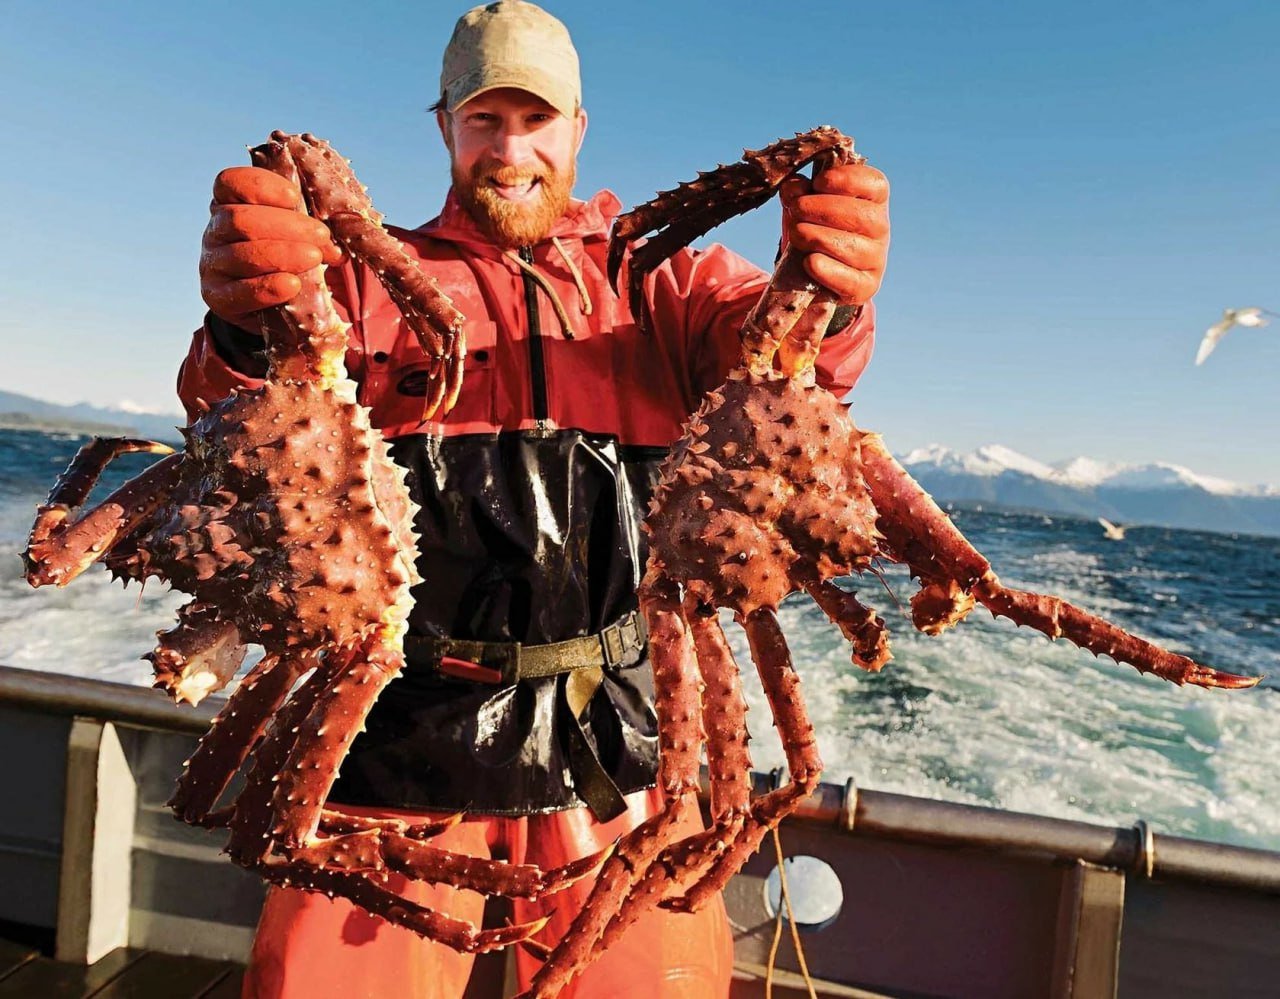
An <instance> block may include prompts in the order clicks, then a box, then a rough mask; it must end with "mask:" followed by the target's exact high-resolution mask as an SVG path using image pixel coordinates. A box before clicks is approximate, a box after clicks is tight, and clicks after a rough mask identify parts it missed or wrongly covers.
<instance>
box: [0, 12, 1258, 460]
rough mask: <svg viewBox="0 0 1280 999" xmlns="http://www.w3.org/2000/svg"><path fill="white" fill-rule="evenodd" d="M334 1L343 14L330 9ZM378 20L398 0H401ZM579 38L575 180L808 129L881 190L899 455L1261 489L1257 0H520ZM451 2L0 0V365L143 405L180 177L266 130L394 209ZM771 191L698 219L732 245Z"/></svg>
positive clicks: (890, 391)
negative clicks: (820, 132)
mask: <svg viewBox="0 0 1280 999" xmlns="http://www.w3.org/2000/svg"><path fill="white" fill-rule="evenodd" d="M358 7H359V8H362V9H363V11H364V12H363V13H361V14H359V15H357V14H356V11H357V9H358ZM402 8H406V9H402ZM547 8H548V9H549V10H551V11H552V12H553V13H555V14H556V15H557V16H559V17H560V18H561V19H562V20H564V21H565V22H566V24H568V26H569V28H570V30H571V32H572V33H573V36H574V39H575V41H576V43H577V47H578V50H579V52H580V54H581V60H582V73H583V86H584V105H585V107H586V109H587V111H588V114H589V117H590V126H589V130H588V134H587V140H586V144H585V146H584V148H583V152H582V156H581V158H580V161H579V180H578V193H579V194H580V195H582V196H586V195H589V194H590V193H592V192H593V191H595V190H597V189H599V188H600V187H609V188H611V189H612V190H614V191H615V192H616V193H617V194H618V195H619V197H620V198H621V199H622V201H623V203H624V204H626V205H630V204H634V203H637V202H639V201H643V200H646V199H647V198H648V197H650V196H651V195H652V194H653V192H654V191H656V190H659V189H666V188H668V187H671V186H673V185H674V184H675V183H676V182H678V181H681V180H686V179H689V178H690V177H692V176H693V175H694V173H695V171H697V170H699V169H706V168H709V167H712V166H714V165H715V164H717V163H719V162H727V161H731V160H733V159H736V158H737V156H738V155H740V151H741V149H742V148H743V147H744V146H752V147H756V146H760V145H763V144H765V143H767V142H770V141H772V140H773V139H775V138H777V137H779V136H782V135H787V134H790V133H792V132H795V131H799V130H804V129H807V128H810V127H813V126H815V125H818V124H832V125H836V126H837V127H839V128H841V129H842V130H843V131H845V132H847V133H848V134H850V135H852V136H854V138H855V140H856V142H857V146H858V149H859V151H860V152H862V153H864V154H865V155H866V156H867V157H868V158H869V160H870V161H871V162H872V163H873V164H874V165H876V166H878V167H879V168H880V169H882V170H884V172H885V173H886V174H887V175H888V177H889V180H890V183H891V185H892V197H891V214H892V220H893V245H892V249H891V252H890V258H889V268H888V273H887V276H886V279H885V283H884V287H883V288H882V290H881V292H880V294H879V295H878V296H877V308H878V310H879V329H878V334H877V337H878V339H877V348H876V356H875V358H874V359H873V361H872V363H871V366H870V368H869V369H868V371H867V372H866V374H865V375H864V376H863V379H862V381H861V382H860V383H859V385H858V387H857V388H856V390H855V393H854V396H853V410H852V412H853V415H854V418H855V419H856V420H857V421H858V423H859V424H860V425H861V426H864V427H867V428H871V429H876V430H879V431H881V432H882V433H883V434H884V435H885V438H886V440H887V442H888V444H889V445H890V447H891V448H892V449H893V450H895V451H896V452H898V453H904V452H906V451H907V450H910V449H911V448H914V447H918V446H922V445H925V444H929V443H941V444H944V445H947V446H949V447H953V448H957V449H962V450H967V449H970V448H973V447H977V446H979V445H982V444H988V443H1002V444H1005V445H1008V446H1010V447H1013V448H1015V449H1017V450H1020V451H1023V452H1025V453H1027V454H1029V455H1031V456H1033V457H1035V458H1038V459H1040V460H1043V461H1048V462H1056V461H1061V460H1065V459H1068V458H1071V457H1074V456H1076V455H1088V456H1091V457H1094V458H1098V459H1102V460H1107V461H1120V462H1140V461H1167V462H1173V463H1177V464H1181V465H1185V466H1187V467H1189V468H1191V469H1193V470H1195V471H1197V472H1200V473H1204V474H1210V475H1218V476H1222V477H1225V478H1229V479H1234V480H1236V481H1238V482H1244V483H1262V482H1265V483H1271V484H1277V485H1280V445H1278V444H1277V440H1278V439H1280V391H1277V386H1278V385H1280V321H1277V322H1275V323H1274V324H1273V325H1272V326H1271V327H1269V328H1266V329H1261V330H1248V329H1237V330H1235V331H1234V332H1232V333H1231V334H1230V335H1229V336H1228V337H1227V338H1226V339H1225V340H1224V341H1223V342H1222V343H1221V344H1220V345H1219V347H1218V349H1217V351H1216V352H1215V353H1214V354H1213V355H1212V356H1211V357H1210V358H1209V360H1208V361H1207V362H1206V363H1205V365H1204V366H1203V367H1200V368H1197V367H1195V366H1194V365H1193V364H1192V361H1193V358H1194V356H1195V351H1196V346H1197V344H1198V343H1199V340H1200V337H1201V335H1202V333H1203V331H1204V330H1205V328H1206V327H1207V326H1209V324H1210V323H1212V322H1214V321H1215V320H1216V319H1217V318H1218V317H1219V316H1220V315H1221V312H1222V310H1223V309H1224V308H1226V307H1228V306H1232V307H1238V306H1246V305H1260V306H1263V307H1266V308H1269V309H1273V310H1276V311H1280V98H1278V96H1277V95H1280V60H1278V59H1277V58H1276V42H1275V40H1276V38H1277V37H1280V4H1275V3H1274V2H1270V0H1266V2H1231V0H1222V2H1219V3H1217V4H1213V5H1209V4H1205V3H1203V2H1200V0H1197V2H1193V3H1186V2H1180V0H1164V2H1120V0H1113V2H1108V3H1095V2H1092V0H1081V2H1073V3H1070V4H1066V3H1062V4H1042V3H1023V4H1013V3H996V2H981V0H970V2H964V3H954V2H912V0H901V2H897V3H892V4H886V3H874V4H866V3H833V2H823V0H810V2H808V3H805V4H801V5H799V6H795V7H790V8H787V7H784V6H783V5H779V4H759V5H748V4H741V3H692V2H689V0H682V2H678V3H677V2H668V0H654V2H647V3H633V4H603V3H599V2H585V0H560V2H549V3H548V4H547ZM463 10H465V5H461V4H460V5H457V6H455V5H453V4H442V3H438V2H429V3H418V4H413V5H404V4H400V3H391V2H378V0H373V2H368V3H364V4H362V5H355V4H351V3H342V4H337V3H331V2H327V0H311V2H308V3H306V4H301V3H296V4H291V3H275V4H261V3H252V4H250V3H239V2H231V0H228V2H222V3H218V4H181V5H180V4H173V3H171V2H166V3H119V4H99V3H85V2H59V3H39V4H35V3H25V2H14V0H0V12H2V13H3V15H4V21H5V31H4V33H3V35H2V36H0V95H2V96H0V149H3V150H4V153H5V154H4V155H3V156H0V190H2V191H3V192H4V217H5V221H6V223H7V224H6V225H5V226H4V228H5V231H6V238H5V239H4V240H3V241H0V341H2V342H3V347H4V356H5V363H4V364H3V365H0V388H2V389H8V390H10V391H16V392H22V393H26V394H29V395H34V396H37V397H39V398H43V399H48V400H51V401H54V402H62V403H72V402H79V401H89V402H92V403H95V404H99V405H107V404H117V403H119V402H121V401H123V400H130V401H131V402H133V403H135V404H141V405H144V406H147V407H153V408H157V409H172V410H176V409H177V405H176V399H175V397H174V391H173V383H174V373H175V371H176V369H177V365H178V363H179V361H180V360H181V358H182V356H183V354H184V352H185V350H186V345H187V341H188V338H189V333H190V331H191V330H192V329H193V328H194V327H195V326H196V325H198V323H199V321H200V317H201V315H202V314H203V305H202V303H201V301H200V298H199V288H198V281H197V276H196V264H197V256H198V250H199V242H200V235H201V231H202V229H203V227H204V223H205V221H206V219H207V218H208V200H209V192H210V185H211V182H212V178H213V176H214V174H215V173H216V172H217V171H218V170H219V169H221V168H222V167H224V166H230V165H234V164H238V163H243V162H246V156H245V147H246V146H248V145H253V144H255V143H257V142H261V141H262V140H263V139H264V138H265V137H266V136H267V134H268V133H269V132H270V131H271V130H272V129H274V128H283V129H285V130H288V131H310V132H314V133H316V134H318V135H321V136H323V137H325V138H327V139H329V140H330V141H332V142H333V144H334V145H335V146H336V147H337V148H338V149H339V150H340V151H341V152H342V153H343V154H344V155H346V156H347V157H349V158H350V159H351V160H352V162H353V164H354V166H355V168H356V170H357V172H358V174H359V176H360V177H361V179H362V180H363V182H364V183H365V184H366V185H367V186H368V187H369V190H370V194H371V195H372V197H373V200H374V203H375V205H377V206H378V208H379V209H380V210H381V211H382V212H383V213H384V214H385V215H386V216H387V217H388V218H389V219H390V220H392V221H394V222H396V223H398V224H401V225H407V226H413V225H417V224H419V223H421V222H423V221H426V220H427V219H429V218H431V217H432V216H434V215H435V214H436V212H437V211H438V210H439V207H440V205H441V203H442V202H443V199H444V194H445V190H446V187H447V180H448V169H447V158H446V156H445V154H444V151H443V149H442V147H441V145H440V141H439V137H438V134H437V132H436V130H435V125H434V121H433V119H432V116H431V115H429V114H427V113H426V111H425V109H426V107H427V106H428V105H429V104H430V103H431V102H432V101H433V100H434V99H435V98H436V96H437V91H438V78H439V58H440V53H441V52H442V50H443V47H444V45H445V43H446V42H447V40H448V37H449V34H450V32H451V31H452V27H453V23H454V21H455V20H456V18H457V16H458V15H459V14H461V13H462V12H463ZM778 220H779V215H778V209H777V205H776V202H775V203H773V204H771V205H769V206H767V207H765V208H763V209H760V210H758V211H757V212H755V213H754V214H752V215H751V216H748V217H745V218H742V219H739V220H735V221H733V222H731V223H729V224H727V225H725V226H724V227H722V228H721V229H719V230H717V231H716V232H715V233H713V235H712V238H713V239H715V240H717V241H720V242H724V243H726V244H728V245H729V246H731V247H733V248H734V249H736V250H737V251H738V252H740V253H742V254H743V255H744V256H746V257H748V258H749V259H752V260H754V261H756V262H757V263H760V264H762V265H768V264H769V263H770V262H771V260H772V258H773V251H774V248H775V247H776V243H777V237H778V225H779V221H778Z"/></svg>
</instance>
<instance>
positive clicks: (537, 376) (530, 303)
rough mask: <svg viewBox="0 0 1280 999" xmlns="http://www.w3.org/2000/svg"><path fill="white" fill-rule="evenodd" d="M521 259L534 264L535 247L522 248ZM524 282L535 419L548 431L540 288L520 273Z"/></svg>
mask: <svg viewBox="0 0 1280 999" xmlns="http://www.w3.org/2000/svg"><path fill="white" fill-rule="evenodd" d="M520 259H521V260H523V261H524V262H525V263H526V264H529V265H531V266H532V264H533V247H531V246H522V247H520ZM520 277H521V280H523V281H524V307H525V312H527V313H528V315H529V378H530V381H531V383H532V388H533V419H534V422H535V423H536V424H537V425H538V429H539V430H546V429H547V427H548V422H547V417H548V414H547V361H546V357H545V355H544V354H543V352H542V323H541V322H540V321H539V319H538V286H537V285H536V284H535V283H534V280H533V278H532V276H530V275H529V274H528V273H527V272H526V271H523V270H522V271H521V272H520Z"/></svg>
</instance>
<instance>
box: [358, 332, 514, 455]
mask: <svg viewBox="0 0 1280 999" xmlns="http://www.w3.org/2000/svg"><path fill="white" fill-rule="evenodd" d="M397 325H398V327H399V330H398V335H397V336H396V337H395V338H394V340H393V341H392V342H391V343H389V344H388V347H389V349H386V350H373V351H372V352H371V353H369V354H368V355H367V361H368V370H369V375H368V379H367V396H368V398H366V399H365V400H364V402H365V405H368V406H370V407H371V408H372V409H373V412H374V417H373V419H374V424H375V426H379V427H383V428H386V429H393V430H394V431H395V433H396V434H402V433H411V432H414V430H415V429H418V427H417V426H416V425H419V424H422V413H423V407H424V406H425V405H426V402H427V394H428V392H430V391H431V389H432V386H433V383H434V379H435V378H436V377H440V376H439V375H437V374H435V371H434V369H435V368H436V367H437V365H436V362H434V361H433V360H432V359H431V358H429V357H428V356H427V354H426V352H425V351H424V350H423V349H422V345H421V344H419V343H418V338H417V337H416V336H415V335H414V333H413V331H412V330H411V329H409V328H408V326H407V325H405V324H404V322H403V320H400V319H399V318H398V317H397ZM496 333H497V327H496V326H495V325H494V324H493V323H487V322H471V321H468V322H467V324H466V340H467V355H466V358H465V360H464V361H463V369H462V387H461V389H460V391H459V393H458V401H457V403H456V404H455V405H454V407H453V409H452V410H451V411H450V412H449V413H448V415H445V414H444V413H442V412H439V411H437V412H436V414H435V415H434V416H433V418H432V419H431V420H430V421H429V422H427V423H426V424H422V425H421V427H420V429H421V430H423V431H427V432H433V431H434V432H439V431H440V429H441V428H442V427H449V428H454V432H455V433H483V432H487V431H489V430H490V429H491V428H492V424H493V393H494V389H493V364H494V341H495V337H496Z"/></svg>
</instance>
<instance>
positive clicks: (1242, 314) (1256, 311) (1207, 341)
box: [1196, 305, 1277, 364]
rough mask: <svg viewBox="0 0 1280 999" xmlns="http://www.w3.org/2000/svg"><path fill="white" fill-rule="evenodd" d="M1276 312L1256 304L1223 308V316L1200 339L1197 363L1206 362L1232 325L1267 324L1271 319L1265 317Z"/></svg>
mask: <svg viewBox="0 0 1280 999" xmlns="http://www.w3.org/2000/svg"><path fill="white" fill-rule="evenodd" d="M1276 314H1277V313H1274V312H1272V311H1271V310H1270V309H1261V308H1259V307H1258V306H1256V305H1251V306H1249V307H1248V308H1246V309H1223V310H1222V318H1221V319H1219V320H1218V321H1217V322H1216V323H1214V324H1213V325H1212V326H1210V327H1209V328H1208V329H1207V330H1205V331H1204V339H1203V340H1201V341H1200V349H1199V350H1198V351H1196V364H1204V359H1205V358H1206V357H1208V356H1209V355H1210V354H1212V353H1213V348H1214V347H1216V346H1217V345H1218V341H1219V340H1221V339H1222V338H1223V337H1224V336H1226V335H1227V330H1229V329H1231V327H1232V326H1266V325H1267V323H1268V322H1269V320H1267V319H1264V318H1263V317H1264V316H1274V315H1276Z"/></svg>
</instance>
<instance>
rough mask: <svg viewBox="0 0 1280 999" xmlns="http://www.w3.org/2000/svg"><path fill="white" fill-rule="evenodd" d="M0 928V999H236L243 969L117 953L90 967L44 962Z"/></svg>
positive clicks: (146, 953) (35, 951)
mask: <svg viewBox="0 0 1280 999" xmlns="http://www.w3.org/2000/svg"><path fill="white" fill-rule="evenodd" d="M22 935H23V934H19V933H14V932H13V931H12V930H9V929H8V928H7V927H5V926H3V925H0V999H19V997H21V999H32V997H34V996H38V997H40V999H87V997H89V996H94V997H97V999H126V997H127V999H239V996H240V978H241V976H242V975H243V973H244V966H243V965H240V964H235V963H234V962H231V961H211V960H208V959H207V958H203V957H177V956H175V955H172V954H158V953H156V952H155V951H149V950H140V949H137V948H134V947H118V948H116V949H115V950H113V951H111V953H109V954H107V955H106V956H105V957H103V958H101V959H100V960H99V961H98V962H97V963H96V964H91V965H88V966H86V965H83V964H65V963H63V962H61V961H55V960H53V959H52V958H49V957H46V956H45V955H44V954H43V953H42V951H41V949H40V948H39V947H37V946H34V945H32V944H31V943H26V942H21V941H19V940H14V939H10V937H11V936H22Z"/></svg>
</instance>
